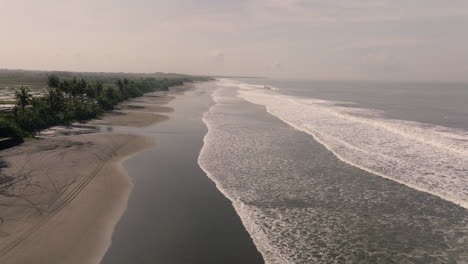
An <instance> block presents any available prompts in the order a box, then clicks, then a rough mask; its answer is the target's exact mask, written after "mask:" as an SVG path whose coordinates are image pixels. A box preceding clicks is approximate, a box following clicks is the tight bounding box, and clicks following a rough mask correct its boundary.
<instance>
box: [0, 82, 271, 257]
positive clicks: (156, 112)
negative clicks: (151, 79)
mask: <svg viewBox="0 0 468 264" xmlns="http://www.w3.org/2000/svg"><path fill="white" fill-rule="evenodd" d="M184 93H187V94H186V95H184ZM172 94H173V95H166V94H165V93H152V94H148V95H145V96H143V97H140V98H136V99H132V100H129V101H127V102H125V103H124V104H122V105H120V106H119V108H118V109H116V111H113V112H111V113H108V114H106V115H105V116H103V117H101V118H100V119H99V120H94V121H91V122H88V123H86V124H75V125H73V126H71V127H55V128H51V129H49V130H47V131H44V133H42V135H41V136H42V137H43V139H40V140H35V141H31V142H26V143H24V144H22V145H21V146H18V147H14V148H11V149H8V150H5V151H2V153H1V154H0V161H1V162H0V167H1V168H0V169H1V170H2V171H1V174H0V175H1V176H2V178H0V180H1V181H2V182H3V183H5V180H8V178H5V177H4V176H5V175H9V176H12V179H13V181H12V182H15V184H14V185H12V186H9V188H3V187H4V186H5V185H4V184H0V188H3V190H2V192H1V193H0V194H1V195H0V263H2V264H20V263H21V264H23V263H24V264H28V263H35V264H36V263H39V264H41V263H44V264H55V263H57V264H58V263H67V264H69V263H71V264H74V263H76V264H81V263H89V264H94V263H100V261H101V259H102V257H103V256H104V254H105V253H106V250H107V249H108V248H109V246H110V244H111V239H112V245H111V247H110V249H109V251H108V252H107V254H106V255H105V258H104V259H103V261H102V263H126V264H127V263H263V260H262V257H261V255H260V254H259V253H258V251H257V250H256V248H255V246H254V244H253V242H252V239H251V238H250V237H249V235H248V233H247V232H246V230H245V228H244V226H243V225H242V223H241V221H240V219H239V216H238V215H237V214H236V213H235V211H234V208H233V207H232V204H231V203H230V201H229V200H227V199H226V198H225V197H224V196H223V195H222V194H221V193H220V192H219V191H218V190H217V189H216V187H215V186H214V184H213V183H212V182H211V181H210V180H209V178H208V177H207V176H206V175H205V174H204V172H203V171H202V170H201V169H200V168H199V166H198V163H197V159H198V154H199V151H200V149H201V146H202V144H203V141H202V140H203V136H204V135H205V133H206V127H205V126H204V124H203V123H202V121H201V115H202V113H203V112H204V111H206V110H207V109H208V107H209V105H210V104H211V101H210V99H209V95H208V94H207V93H206V92H204V91H203V90H194V87H193V86H192V85H188V86H181V87H175V88H174V91H173V92H172ZM174 99H176V100H174ZM172 100H174V101H172ZM174 108H176V109H174ZM174 110H175V112H174ZM169 117H170V119H169ZM161 121H166V122H164V123H161V124H156V123H158V122H161ZM166 124H167V125H166ZM99 131H101V132H102V131H107V132H110V133H96V132H99ZM81 133H92V134H82V135H79V134H81ZM64 135H67V136H64ZM154 141H156V145H157V147H153V142H154ZM148 150H151V151H150V152H147V154H148V155H145V154H138V155H137V156H134V155H136V154H137V153H141V152H143V151H148ZM133 156H134V157H133ZM130 157H133V158H131V159H130V160H129V161H128V162H126V163H125V168H124V167H122V162H123V161H124V160H126V159H129V158H130ZM126 171H128V172H129V175H130V177H129V175H127V173H126ZM0 183H1V182H0ZM133 183H135V189H134V190H133V192H132V188H133ZM130 193H132V194H131V199H130V202H129V206H128V209H127V202H128V198H129V196H130ZM126 209H127V211H125V210H126ZM124 212H125V214H124V217H123V218H122V219H121V221H120V223H119V224H118V227H117V229H116V232H115V233H113V231H114V228H115V226H116V225H117V223H118V222H119V220H120V218H121V216H122V214H123V213H124Z"/></svg>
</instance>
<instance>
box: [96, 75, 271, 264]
mask: <svg viewBox="0 0 468 264" xmlns="http://www.w3.org/2000/svg"><path fill="white" fill-rule="evenodd" d="M201 85H202V86H204V88H200V89H197V90H191V91H187V92H186V93H185V94H184V95H181V96H177V97H176V99H175V100H173V101H171V102H170V103H169V104H167V106H169V107H172V108H174V109H175V111H174V112H173V113H170V114H169V117H170V119H169V120H168V121H166V122H164V123H160V124H157V125H155V126H150V127H147V128H145V129H141V130H138V131H135V132H136V133H140V134H143V135H145V136H152V137H154V138H155V139H156V141H157V144H156V146H155V148H154V149H153V150H152V151H149V152H146V153H143V154H141V155H138V156H136V157H134V158H132V159H131V160H128V161H126V162H125V163H124V166H125V168H126V169H127V170H128V172H129V174H130V175H131V176H132V178H133V182H134V184H135V188H134V191H133V192H132V194H131V197H130V200H129V206H128V209H127V211H126V212H125V214H124V215H123V217H122V219H121V221H120V222H119V224H118V225H117V228H116V231H115V232H114V235H113V239H112V245H111V247H110V248H109V250H108V252H107V254H106V256H105V257H104V258H103V261H102V262H101V263H102V264H128V263H139V264H146V263H151V264H153V263H168V264H177V263H184V264H185V263H191V264H192V263H233V264H234V263H236V264H238V263H249V264H250V263H253V264H255V263H263V259H262V256H261V255H260V253H259V252H258V251H257V249H256V248H255V246H254V244H253V242H252V239H251V237H250V236H249V234H248V233H247V231H246V230H245V228H244V226H243V225H242V222H241V220H240V218H239V216H238V215H237V214H236V212H235V211H234V208H233V206H232V204H231V202H230V201H229V200H228V199H227V198H225V197H224V196H223V195H222V194H221V193H220V192H219V191H218V189H217V188H216V186H215V185H214V183H213V182H212V181H211V180H210V179H209V178H208V177H207V176H206V174H205V173H204V172H203V171H202V170H201V169H200V167H199V165H198V155H199V152H200V149H201V147H202V145H203V137H204V135H205V133H206V131H207V128H206V126H205V125H204V123H203V122H202V120H201V117H202V114H203V113H204V112H205V111H206V110H207V109H208V107H209V106H210V105H211V104H212V101H211V98H210V96H209V93H207V89H210V88H209V87H207V86H210V85H211V84H210V83H205V84H201ZM119 131H120V129H115V130H114V132H116V133H119ZM125 131H128V129H125Z"/></svg>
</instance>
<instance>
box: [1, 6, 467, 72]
mask: <svg viewBox="0 0 468 264" xmlns="http://www.w3.org/2000/svg"><path fill="white" fill-rule="evenodd" d="M0 36H1V37H0V68H22V69H41V70H72V71H129V72H155V71H164V72H181V73H190V74H226V75H257V76H258V75H261V76H279V77H300V78H308V79H419V80H427V79H432V80H434V79H438V80H468V0H231V1H227V0H224V1H223V0H168V1H158V0H0Z"/></svg>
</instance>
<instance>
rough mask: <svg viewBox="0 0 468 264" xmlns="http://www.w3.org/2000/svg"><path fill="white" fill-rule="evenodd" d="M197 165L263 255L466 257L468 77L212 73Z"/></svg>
mask: <svg viewBox="0 0 468 264" xmlns="http://www.w3.org/2000/svg"><path fill="white" fill-rule="evenodd" d="M216 87H217V88H216V89H215V90H214V91H213V92H212V94H211V97H212V99H213V101H214V105H213V106H211V108H210V109H209V110H208V111H207V112H206V113H205V114H204V117H203V121H204V122H205V124H206V125H207V127H208V133H207V134H206V136H205V138H204V146H203V148H202V151H201V153H200V156H199V164H200V166H201V168H202V169H203V170H204V171H205V172H206V173H207V175H208V176H209V177H210V178H211V179H212V180H213V181H214V182H215V183H216V186H217V188H218V189H219V190H220V191H221V192H222V193H223V194H224V195H225V196H226V197H227V198H229V199H230V200H231V201H232V202H233V205H234V207H235V209H236V211H237V213H238V214H239V216H240V217H241V219H242V222H243V224H244V226H245V227H246V229H247V231H248V232H249V234H250V236H251V237H252V239H253V241H254V243H255V245H256V246H257V248H258V250H259V251H260V252H261V253H262V255H263V257H264V259H265V261H266V262H267V263H274V264H276V263H466V262H468V252H467V249H468V222H467V221H468V210H467V208H468V85H467V84H459V83H436V82H433V83H430V82H427V83H422V82H421V83H418V82H407V83H403V82H371V81H363V82H358V81H349V82H346V81H298V80H274V79H264V78H261V79H260V78H257V79H254V78H245V79H219V80H217V81H216Z"/></svg>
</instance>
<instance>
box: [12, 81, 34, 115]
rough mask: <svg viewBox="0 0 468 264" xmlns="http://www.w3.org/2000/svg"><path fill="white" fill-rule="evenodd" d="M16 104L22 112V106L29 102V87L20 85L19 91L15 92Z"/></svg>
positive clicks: (30, 96)
mask: <svg viewBox="0 0 468 264" xmlns="http://www.w3.org/2000/svg"><path fill="white" fill-rule="evenodd" d="M15 98H16V106H17V107H18V108H19V109H21V112H24V108H26V106H28V105H29V104H30V103H31V100H32V95H31V94H29V89H28V88H26V87H24V86H23V85H21V88H20V90H19V91H16V92H15Z"/></svg>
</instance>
